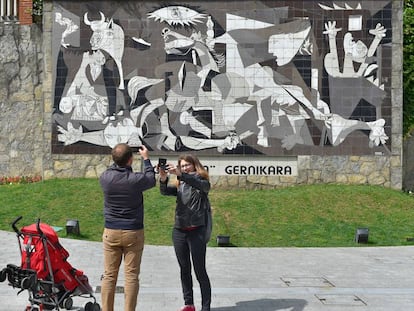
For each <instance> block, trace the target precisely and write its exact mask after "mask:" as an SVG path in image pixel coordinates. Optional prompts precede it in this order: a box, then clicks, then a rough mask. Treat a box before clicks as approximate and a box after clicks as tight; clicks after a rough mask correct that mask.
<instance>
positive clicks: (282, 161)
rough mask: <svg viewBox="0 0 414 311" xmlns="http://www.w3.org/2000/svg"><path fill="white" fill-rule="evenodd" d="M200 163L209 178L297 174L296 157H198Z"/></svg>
mask: <svg viewBox="0 0 414 311" xmlns="http://www.w3.org/2000/svg"><path fill="white" fill-rule="evenodd" d="M200 161H201V163H202V164H203V165H204V167H205V168H206V169H207V170H208V172H209V174H210V175H211V176H213V175H215V176H224V175H238V176H248V175H262V176H297V174H298V169H297V168H298V165H297V158H296V157H277V158H254V157H250V158H248V157H220V158H214V159H212V158H201V157H200Z"/></svg>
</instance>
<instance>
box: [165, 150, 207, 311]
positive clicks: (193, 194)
mask: <svg viewBox="0 0 414 311" xmlns="http://www.w3.org/2000/svg"><path fill="white" fill-rule="evenodd" d="M158 169H159V173H160V191H161V194H163V195H175V196H177V201H176V208H175V224H174V229H173V233H172V239H173V244H174V249H175V254H176V256H177V260H178V264H179V266H180V273H181V286H182V290H183V296H184V303H185V305H184V306H183V307H182V308H181V309H180V311H195V307H194V296H193V278H192V275H191V260H192V262H193V266H194V271H195V274H196V277H197V280H198V282H199V284H200V289H201V304H202V308H201V311H210V304H211V285H210V279H209V277H208V275H207V271H206V250H207V242H208V240H209V238H210V228H209V225H206V221H207V218H208V217H207V216H208V214H207V213H210V203H209V199H208V192H209V190H210V181H209V176H208V172H207V171H206V170H205V169H204V167H203V166H202V165H201V163H200V160H199V159H198V158H197V157H195V156H193V155H189V154H188V155H182V156H180V157H179V159H178V165H177V166H175V165H173V164H171V163H168V164H167V166H166V167H165V169H162V168H161V167H158ZM169 174H174V175H176V176H177V182H176V185H175V186H171V185H168V175H169ZM190 256H191V259H190Z"/></svg>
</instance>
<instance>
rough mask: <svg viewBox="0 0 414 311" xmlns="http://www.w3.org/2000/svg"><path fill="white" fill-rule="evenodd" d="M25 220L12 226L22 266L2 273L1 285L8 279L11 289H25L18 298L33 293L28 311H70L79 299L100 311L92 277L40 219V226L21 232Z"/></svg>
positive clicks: (89, 310)
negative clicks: (72, 262)
mask: <svg viewBox="0 0 414 311" xmlns="http://www.w3.org/2000/svg"><path fill="white" fill-rule="evenodd" d="M21 219H22V216H20V217H18V218H17V219H16V220H15V221H14V222H13V223H12V227H13V230H14V231H15V232H16V234H17V240H18V243H19V249H20V254H21V265H20V266H16V265H13V264H8V265H7V267H6V268H4V269H3V270H1V272H0V282H4V281H5V280H6V278H7V280H8V282H9V285H10V286H12V287H13V288H20V289H21V290H20V291H19V292H18V293H17V294H20V293H21V292H22V291H24V290H28V291H29V301H30V306H28V307H27V308H26V311H42V310H59V308H65V309H67V310H70V309H71V308H72V306H73V299H72V297H75V296H79V297H84V298H91V299H92V300H93V302H92V301H88V302H87V303H86V305H85V307H84V310H85V311H100V310H101V307H100V306H99V304H98V303H97V302H96V298H95V297H94V295H93V290H92V287H91V286H90V285H89V282H88V277H87V276H86V275H85V274H83V271H81V270H77V269H75V268H73V267H72V266H71V265H70V263H69V262H68V261H67V258H68V257H69V253H68V251H67V250H66V249H64V248H63V246H62V245H61V244H60V243H59V239H58V236H57V234H56V232H55V231H54V230H53V228H52V227H50V226H49V225H47V224H44V223H41V222H40V219H38V221H37V223H34V224H31V225H29V226H27V227H22V228H21V230H19V229H18V228H17V227H16V224H17V222H18V221H20V220H21Z"/></svg>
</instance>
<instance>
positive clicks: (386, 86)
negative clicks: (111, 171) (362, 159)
mask: <svg viewBox="0 0 414 311" xmlns="http://www.w3.org/2000/svg"><path fill="white" fill-rule="evenodd" d="M391 9H392V7H391V1H380V0H375V1H367V0H364V1H346V2H345V1H310V0H309V1H187V2H175V3H171V2H168V3H167V2H162V1H105V0H103V1H88V2H86V1H85V2H83V1H55V2H54V11H53V18H54V20H53V43H52V55H53V73H54V81H53V83H54V86H53V89H54V95H53V98H54V104H53V107H54V111H53V135H52V140H53V141H52V150H53V152H54V153H104V152H105V153H106V152H107V151H108V150H109V147H113V146H114V145H115V144H116V143H119V142H126V143H128V144H130V145H132V146H139V145H141V144H145V145H146V146H148V147H149V148H150V149H151V150H153V151H154V152H156V153H160V154H163V153H174V152H181V151H191V152H196V153H199V154H206V155H215V154H217V155H219V154H233V155H237V154H262V155H267V156H270V155H271V156H286V155H308V154H316V155H352V154H355V155H363V154H367V155H374V154H388V153H389V149H390V145H391V142H390V138H391V110H392V109H391V98H390V85H391V67H392V53H391V49H392V47H391V39H392V30H391V15H392V14H391Z"/></svg>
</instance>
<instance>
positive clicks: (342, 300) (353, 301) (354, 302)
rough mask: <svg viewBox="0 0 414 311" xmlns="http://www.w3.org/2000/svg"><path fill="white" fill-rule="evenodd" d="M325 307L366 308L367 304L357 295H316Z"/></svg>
mask: <svg viewBox="0 0 414 311" xmlns="http://www.w3.org/2000/svg"><path fill="white" fill-rule="evenodd" d="M315 296H316V298H318V299H319V301H320V302H322V303H323V304H324V305H337V306H366V305H367V304H366V303H365V302H364V301H363V300H362V299H361V298H359V297H358V296H355V295H333V294H329V295H315Z"/></svg>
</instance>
